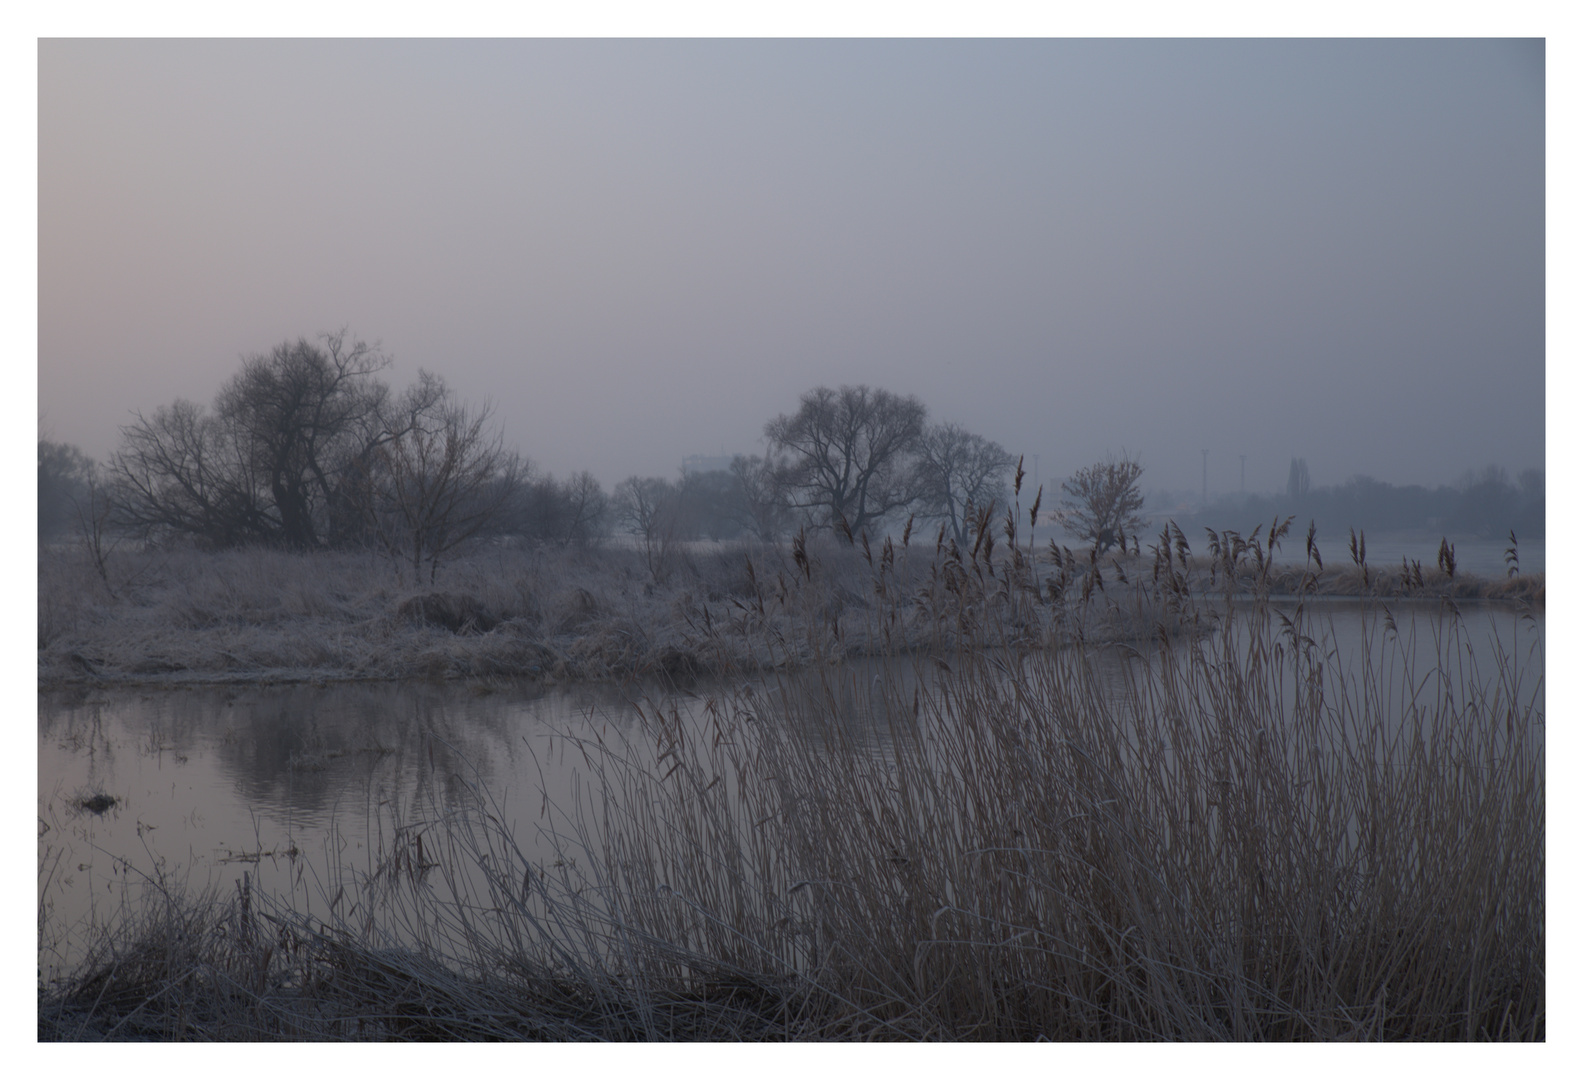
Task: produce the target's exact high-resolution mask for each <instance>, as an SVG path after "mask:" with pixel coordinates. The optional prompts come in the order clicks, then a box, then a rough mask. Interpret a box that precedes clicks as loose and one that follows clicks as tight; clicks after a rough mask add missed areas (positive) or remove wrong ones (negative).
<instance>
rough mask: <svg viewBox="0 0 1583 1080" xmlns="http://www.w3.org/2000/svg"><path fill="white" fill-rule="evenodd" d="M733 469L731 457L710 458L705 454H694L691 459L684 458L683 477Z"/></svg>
mask: <svg viewBox="0 0 1583 1080" xmlns="http://www.w3.org/2000/svg"><path fill="white" fill-rule="evenodd" d="M729 468H731V459H730V458H729V457H709V456H706V455H704V454H693V455H692V456H691V457H684V458H682V475H683V476H686V475H688V474H689V473H701V472H724V471H725V470H727V469H729Z"/></svg>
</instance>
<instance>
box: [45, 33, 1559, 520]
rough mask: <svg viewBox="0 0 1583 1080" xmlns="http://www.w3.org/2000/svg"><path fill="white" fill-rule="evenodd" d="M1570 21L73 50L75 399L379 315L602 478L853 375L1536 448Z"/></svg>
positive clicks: (1047, 409)
mask: <svg viewBox="0 0 1583 1080" xmlns="http://www.w3.org/2000/svg"><path fill="white" fill-rule="evenodd" d="M1544 63H1545V61H1544V49H1543V45H1542V44H1541V43H1537V42H1513V41H1494V42H1481V41H1466V40H1451V41H1413V42H1386V41H1343V42H1328V41H1278V42H1256V41H1238V42H1213V41H1179V42H1151V41H1125V42H1079V41H910V42H884V41H853V42H840V41H834V42H832V41H820V42H793V41H766V42H743V41H709V42H687V41H661V42H620V41H598V42H575V41H573V42H566V41H528V42H504V41H498V42H497V41H485V42H421V41H387V42H369V43H359V42H344V41H343V42H278V41H277V42H264V41H257V42H251V41H250V42H214V41H184V42H150V41H119V42H90V41H70V42H59V41H57V42H48V41H47V42H43V43H41V45H40V48H39V114H38V115H39V124H38V146H39V227H38V236H39V312H38V318H39V356H38V365H39V366H38V376H39V379H38V385H39V403H38V408H39V413H40V431H41V433H42V434H44V435H46V436H48V437H51V438H55V439H58V440H63V441H68V442H73V443H76V444H78V445H79V446H81V447H82V448H83V449H84V450H86V451H87V452H88V453H90V454H93V455H95V456H101V457H102V456H104V455H106V454H108V453H109V452H110V451H112V450H113V449H114V448H115V446H116V445H117V442H118V439H119V435H118V431H117V429H118V427H119V425H121V424H124V423H126V422H127V421H128V419H129V417H130V410H134V409H141V410H144V411H152V410H153V409H154V408H155V407H157V406H159V405H162V404H166V403H168V402H170V401H171V400H172V399H174V398H176V397H186V398H191V399H194V400H197V401H201V402H205V403H208V402H211V401H212V399H213V396H214V393H215V391H216V390H218V389H219V387H220V385H221V384H222V383H223V382H224V381H225V380H226V379H227V378H228V377H229V376H230V375H232V374H233V373H234V372H235V371H236V370H237V366H238V359H239V357H240V356H241V355H243V354H248V353H254V352H261V351H266V350H267V349H268V348H269V347H270V346H272V345H274V344H276V343H278V342H280V341H282V340H284V339H286V338H295V337H297V336H300V335H307V336H312V335H315V334H318V333H320V332H322V331H326V330H331V329H334V328H337V327H341V326H348V327H350V328H351V329H352V330H353V331H354V332H355V333H356V334H358V335H360V336H363V337H366V338H368V339H370V340H372V339H375V338H377V339H379V340H380V341H382V342H383V345H384V347H385V348H386V350H387V351H388V352H389V353H390V354H391V355H392V356H393V357H394V359H395V365H394V367H393V368H392V370H391V371H390V372H388V373H387V376H388V378H389V379H390V381H391V382H392V383H393V384H394V385H396V386H398V387H399V386H403V385H405V384H406V383H408V382H409V381H410V380H411V379H412V378H413V377H414V376H415V374H416V372H417V369H418V368H419V367H420V366H422V367H426V368H429V369H430V370H433V371H435V372H437V373H439V374H441V375H442V376H444V377H445V378H446V379H447V381H448V382H450V383H451V384H452V385H453V386H454V387H455V388H456V389H457V390H458V391H459V392H460V394H461V395H462V396H463V397H464V398H465V399H468V400H470V401H474V402H477V401H482V400H484V399H486V398H487V399H488V400H489V401H491V402H492V403H493V404H494V406H495V407H496V410H497V416H498V418H499V420H500V422H501V424H502V426H503V428H504V430H505V434H506V438H507V440H508V442H509V443H511V444H513V445H515V446H516V447H517V448H518V449H520V450H521V451H522V452H523V453H525V454H526V455H528V456H529V457H530V458H532V459H533V460H534V461H535V462H537V463H538V464H540V465H541V466H543V467H545V468H547V469H550V470H553V471H554V472H555V473H556V474H557V475H564V474H565V473H566V472H568V471H574V470H580V469H588V470H590V471H592V472H593V473H594V474H595V475H596V476H598V477H599V478H600V479H601V480H602V481H604V483H605V484H606V485H607V486H608V485H610V484H612V483H614V482H616V481H618V480H620V479H621V478H623V477H625V476H627V475H629V474H634V473H636V474H642V475H666V476H669V475H674V474H675V472H676V470H677V468H678V466H679V465H680V462H681V459H682V458H683V457H684V456H686V455H690V454H711V455H712V454H719V453H728V454H729V453H753V452H762V443H761V441H760V440H761V436H762V433H763V427H764V423H765V421H766V420H768V419H770V418H771V417H772V416H774V415H775V414H777V413H780V412H787V411H791V410H792V409H794V408H795V407H796V404H797V398H798V395H799V394H801V393H802V392H803V391H805V390H807V389H809V388H810V387H813V386H815V385H818V384H821V383H822V384H828V385H832V386H835V385H839V384H841V383H860V382H861V383H868V384H871V385H876V386H882V387H885V388H887V389H890V390H894V391H896V392H899V393H911V394H916V395H918V396H919V397H920V398H921V399H922V400H923V402H924V403H925V404H926V405H927V406H928V407H929V410H930V413H931V416H932V417H933V418H935V419H940V420H953V421H956V422H958V423H960V424H963V425H964V426H966V427H968V428H969V429H971V430H973V431H976V432H978V433H980V434H982V435H985V436H987V437H989V438H993V439H995V440H998V441H999V442H1001V443H1002V444H1003V445H1004V446H1005V447H1006V448H1007V449H1008V450H1010V451H1011V452H1012V453H1024V454H1026V455H1028V458H1029V462H1030V471H1031V463H1032V457H1033V455H1035V454H1037V455H1039V457H1040V471H1041V479H1043V480H1045V481H1047V482H1049V481H1058V480H1059V479H1061V478H1062V477H1064V476H1066V475H1068V474H1070V473H1071V471H1072V470H1073V469H1075V468H1077V467H1078V466H1081V465H1083V464H1086V463H1088V462H1090V461H1094V460H1097V459H1100V458H1103V457H1105V456H1106V455H1107V454H1110V453H1120V452H1122V451H1123V450H1125V451H1128V452H1131V453H1133V454H1135V455H1137V456H1138V457H1140V458H1141V459H1142V461H1143V462H1144V465H1145V467H1146V472H1145V476H1144V486H1145V487H1146V488H1156V487H1167V488H1173V489H1176V488H1180V489H1192V490H1197V489H1198V487H1199V484H1200V470H1201V462H1202V458H1201V455H1200V450H1201V449H1208V450H1209V452H1210V455H1209V470H1210V474H1209V486H1210V488H1211V490H1219V491H1235V490H1237V487H1238V483H1239V476H1238V467H1239V464H1238V455H1239V454H1246V455H1247V487H1248V489H1249V490H1250V491H1267V490H1274V489H1277V488H1281V487H1283V486H1284V483H1285V479H1286V474H1287V468H1288V463H1289V461H1290V459H1291V458H1292V457H1293V456H1294V455H1297V456H1302V457H1304V458H1306V459H1307V461H1308V466H1309V471H1310V473H1311V475H1312V478H1313V482H1314V483H1315V484H1316V485H1322V484H1330V483H1336V482H1340V481H1343V480H1345V479H1346V478H1347V477H1348V476H1350V475H1352V474H1354V473H1359V472H1362V473H1368V474H1370V475H1373V476H1375V477H1378V478H1380V479H1383V480H1388V481H1391V482H1396V483H1409V482H1414V483H1428V484H1439V483H1451V482H1454V481H1455V480H1456V479H1457V478H1458V476H1459V475H1460V474H1461V473H1462V472H1463V470H1465V469H1468V468H1476V467H1481V466H1483V465H1485V464H1488V463H1491V462H1494V463H1498V464H1501V465H1503V466H1505V467H1506V468H1507V469H1508V470H1510V471H1511V472H1512V473H1513V474H1515V473H1516V472H1517V471H1519V470H1521V469H1525V468H1531V467H1543V465H1544V436H1545V424H1544V396H1545V354H1544V340H1545V294H1544V286H1545V277H1544V257H1545V202H1544V198H1545V188H1544V164H1545V143H1544V120H1545V100H1544Z"/></svg>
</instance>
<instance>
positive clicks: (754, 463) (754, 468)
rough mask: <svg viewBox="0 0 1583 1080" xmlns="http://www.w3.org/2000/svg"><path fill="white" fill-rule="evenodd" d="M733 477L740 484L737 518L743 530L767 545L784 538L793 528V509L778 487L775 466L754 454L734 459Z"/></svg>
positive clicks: (738, 488) (739, 455)
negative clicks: (791, 526) (790, 527)
mask: <svg viewBox="0 0 1583 1080" xmlns="http://www.w3.org/2000/svg"><path fill="white" fill-rule="evenodd" d="M731 476H732V478H733V479H735V480H736V483H737V494H738V500H739V501H738V506H737V514H738V517H739V520H740V523H741V525H742V527H743V528H744V529H747V530H748V531H750V532H751V533H752V534H753V535H754V536H756V537H758V538H759V539H760V540H762V541H764V542H765V543H773V542H774V541H776V540H778V539H780V538H781V537H782V536H783V535H785V533H786V531H787V529H788V527H789V526H790V524H791V507H790V506H789V505H788V504H787V501H786V498H785V496H784V495H783V494H782V492H781V490H780V487H779V485H778V484H777V483H776V473H775V468H774V466H773V465H772V464H771V463H770V462H768V461H766V460H765V459H763V458H761V457H759V456H758V455H756V454H754V455H752V456H744V455H742V454H738V455H737V456H736V457H734V458H732V459H731Z"/></svg>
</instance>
